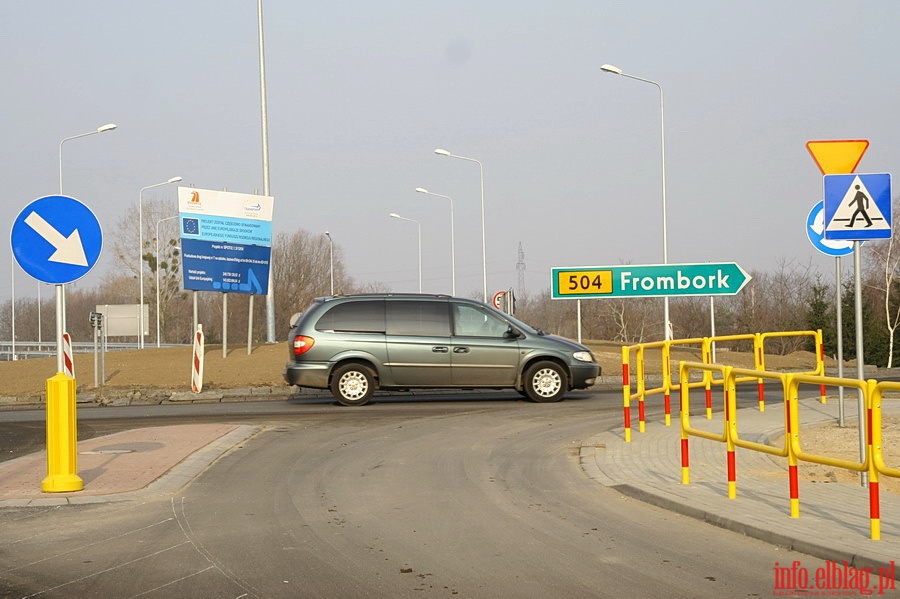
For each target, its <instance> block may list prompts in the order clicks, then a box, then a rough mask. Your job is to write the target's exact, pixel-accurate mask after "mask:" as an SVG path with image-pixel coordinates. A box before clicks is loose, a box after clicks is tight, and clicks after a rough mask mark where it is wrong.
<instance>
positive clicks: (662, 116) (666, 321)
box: [600, 64, 672, 341]
mask: <svg viewBox="0 0 900 599" xmlns="http://www.w3.org/2000/svg"><path fill="white" fill-rule="evenodd" d="M600 70H602V71H605V72H607V73H612V74H614V75H621V76H623V77H628V78H629V79H635V80H636V81H643V82H644V83H649V84H650V85H655V86H656V88H657V89H658V90H659V140H660V153H661V155H662V238H663V264H668V263H669V240H668V224H667V221H666V125H665V120H666V118H665V109H664V102H663V89H662V85H660V84H659V83H657V82H656V81H652V80H650V79H644V78H643V77H637V76H635V75H629V74H628V73H624V72H623V71H622V69H620V68H618V67H614V66H613V65H610V64H605V65H603V66H601V67H600ZM663 321H664V322H663V326H664V328H665V331H664V334H665V337H664V339H665V340H666V341H669V340H670V339H671V338H672V331H671V325H670V323H669V296H664V297H663Z"/></svg>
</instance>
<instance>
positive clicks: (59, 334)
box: [38, 123, 116, 372]
mask: <svg viewBox="0 0 900 599" xmlns="http://www.w3.org/2000/svg"><path fill="white" fill-rule="evenodd" d="M115 128H116V126H115V125H114V124H113V123H109V124H106V125H101V126H99V127H97V128H96V129H95V130H93V131H88V132H87V133H79V134H78V135H72V136H71V137H65V138H63V139H62V140H61V141H60V142H59V195H62V194H63V168H62V165H63V144H64V143H66V142H67V141H69V140H72V139H78V138H79V137H87V136H88V135H96V134H97V133H106V132H107V131H112V130H113V129H115ZM65 332H66V287H65V285H57V286H56V364H57V372H65V370H64V368H65V366H64V362H65V360H64V358H63V351H64V350H63V335H64V334H65ZM40 342H41V284H40V283H38V349H40Z"/></svg>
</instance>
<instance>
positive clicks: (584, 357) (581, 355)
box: [572, 351, 594, 362]
mask: <svg viewBox="0 0 900 599" xmlns="http://www.w3.org/2000/svg"><path fill="white" fill-rule="evenodd" d="M572 357H573V358H575V359H576V360H578V361H580V362H593V361H594V356H592V355H591V352H589V351H577V352H575V353H573V354H572Z"/></svg>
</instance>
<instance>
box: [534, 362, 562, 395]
mask: <svg viewBox="0 0 900 599" xmlns="http://www.w3.org/2000/svg"><path fill="white" fill-rule="evenodd" d="M532 381H533V383H534V390H535V392H536V393H537V394H538V395H540V396H541V397H553V396H554V395H556V393H558V392H559V389H560V387H562V379H561V378H560V377H559V373H558V372H556V371H555V370H553V369H552V368H542V369H541V370H538V371H537V372H536V373H535V375H534V379H532Z"/></svg>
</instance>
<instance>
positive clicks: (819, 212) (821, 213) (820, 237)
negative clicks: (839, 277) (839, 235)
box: [806, 202, 853, 257]
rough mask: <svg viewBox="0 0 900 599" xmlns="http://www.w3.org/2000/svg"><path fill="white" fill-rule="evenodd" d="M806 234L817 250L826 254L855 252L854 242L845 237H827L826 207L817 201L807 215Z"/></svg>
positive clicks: (839, 254)
mask: <svg viewBox="0 0 900 599" xmlns="http://www.w3.org/2000/svg"><path fill="white" fill-rule="evenodd" d="M806 236H807V237H808V238H809V242H810V243H811V244H813V247H815V248H816V249H817V250H819V251H820V252H822V253H823V254H825V255H826V256H834V257H840V256H846V255H848V254H852V253H853V242H852V241H848V240H845V239H825V207H824V205H823V203H822V202H817V203H816V204H815V205H814V206H813V207H812V210H810V211H809V215H807V217H806Z"/></svg>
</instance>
